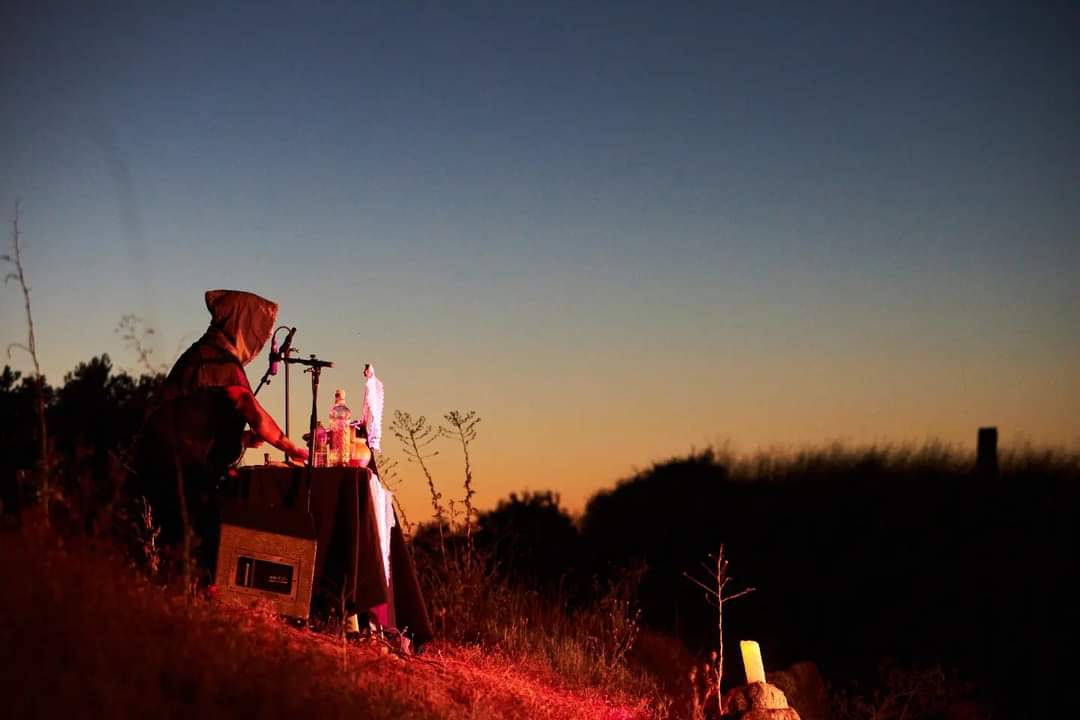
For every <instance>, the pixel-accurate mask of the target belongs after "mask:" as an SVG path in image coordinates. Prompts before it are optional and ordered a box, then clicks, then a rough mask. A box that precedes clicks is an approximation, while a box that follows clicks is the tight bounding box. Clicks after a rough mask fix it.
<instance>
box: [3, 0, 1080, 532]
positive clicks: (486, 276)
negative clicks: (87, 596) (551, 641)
mask: <svg viewBox="0 0 1080 720" xmlns="http://www.w3.org/2000/svg"><path fill="white" fill-rule="evenodd" d="M103 5H106V6H107V9H102V8H94V7H92V6H91V5H90V4H86V3H71V4H62V3H51V2H18V1H16V2H8V3H4V5H3V9H0V98H2V99H3V108H4V110H3V112H0V219H2V221H3V227H4V230H3V233H2V238H3V244H4V247H5V250H4V252H8V251H9V250H8V249H7V248H9V247H10V221H11V218H12V217H13V206H14V203H15V200H16V198H21V208H22V210H21V230H22V241H23V244H24V262H25V265H26V270H27V273H28V275H29V278H30V281H31V284H32V292H33V296H32V299H33V310H34V319H35V323H36V327H37V341H38V345H39V350H40V354H41V358H42V361H43V369H44V371H45V372H46V374H47V376H48V379H49V380H50V381H51V382H53V383H54V384H55V383H59V382H61V381H62V378H63V375H64V373H65V372H68V371H69V370H71V368H72V367H73V366H74V365H75V364H76V363H77V362H79V361H81V360H86V359H89V358H90V357H91V356H93V355H97V354H100V353H108V354H109V355H110V356H111V357H112V358H113V360H114V362H115V364H116V365H118V366H119V367H122V368H126V369H130V370H135V369H136V363H135V358H134V356H133V355H132V353H131V352H129V351H127V350H125V348H124V345H123V342H122V341H121V339H120V337H119V336H118V335H117V334H116V333H115V332H114V329H115V328H116V326H117V323H118V322H119V320H120V318H121V317H122V316H123V315H125V314H128V313H136V314H138V315H140V316H141V317H143V318H144V319H145V322H146V324H147V325H148V326H150V327H153V328H155V330H156V335H155V338H156V339H155V342H154V345H153V348H154V353H155V354H154V356H153V359H154V360H155V361H156V362H160V363H165V364H171V362H172V361H173V360H174V359H175V357H176V356H177V355H178V354H179V352H181V351H182V350H183V349H184V348H185V347H186V346H187V345H188V344H190V343H191V342H192V341H194V340H195V339H197V338H198V336H199V335H200V334H201V333H202V331H203V330H204V329H205V327H206V324H207V321H208V314H207V312H206V310H205V308H204V306H203V299H202V296H203V292H204V291H205V290H207V289H211V288H219V287H222V288H235V289H244V290H250V291H253V292H257V293H259V294H261V295H263V296H265V297H268V298H270V299H272V300H275V301H276V302H278V303H279V304H280V306H281V312H280V315H279V320H280V322H282V323H285V324H288V325H295V326H296V327H297V328H298V331H297V336H296V344H297V345H298V346H299V347H300V348H301V350H302V351H303V352H304V353H305V354H306V353H317V354H318V355H319V356H320V357H322V358H325V359H328V360H332V361H334V362H335V363H336V367H335V368H334V369H333V370H328V371H326V373H325V374H324V376H323V387H322V393H321V396H320V398H319V401H320V405H321V407H322V409H323V411H324V413H323V414H324V416H325V411H326V410H327V409H328V408H329V405H330V402H331V400H332V397H333V390H334V388H335V387H343V388H345V389H346V390H347V391H348V392H349V399H350V404H351V405H352V406H353V408H354V410H358V409H359V404H360V390H361V376H360V372H361V369H362V367H363V364H364V363H365V362H374V363H375V365H376V369H377V371H378V374H379V376H380V377H381V378H382V379H383V381H384V382H385V384H386V392H387V418H386V423H387V424H389V420H390V415H391V414H392V413H393V411H394V410H397V409H401V410H407V411H410V412H412V413H413V414H416V415H419V414H424V415H427V416H428V417H429V418H434V419H436V420H437V419H438V418H439V416H441V415H442V414H443V413H444V412H446V411H448V410H451V409H455V408H457V409H461V410H476V411H477V412H478V413H479V414H480V415H482V416H483V422H482V424H481V425H480V427H479V430H480V434H479V439H478V441H477V444H476V446H475V458H474V462H475V466H476V468H475V469H476V475H477V484H478V489H479V498H478V499H479V502H480V504H481V505H482V506H485V507H487V506H491V505H493V504H494V503H495V502H496V501H497V500H498V499H500V498H501V497H505V496H506V495H507V494H508V493H509V492H511V491H522V490H527V489H532V490H542V489H553V490H556V491H558V492H560V493H561V495H562V498H563V502H564V504H565V505H567V506H568V507H570V508H571V509H575V510H577V509H580V508H581V507H582V505H583V503H584V501H585V500H586V499H587V498H588V496H589V495H591V494H592V493H593V492H595V491H596V490H597V489H599V488H602V487H605V486H610V485H611V484H613V483H614V482H615V481H616V480H617V479H619V478H622V477H626V476H628V475H629V474H630V473H631V472H632V471H633V470H634V468H642V467H646V466H648V465H649V464H651V463H652V462H654V461H657V460H662V459H664V458H667V457H671V456H673V455H679V454H685V453H686V452H688V451H689V450H691V449H692V448H702V447H704V446H707V445H709V444H715V443H724V442H727V443H730V444H731V446H732V447H733V448H734V449H736V450H739V451H747V452H749V451H753V450H755V449H757V448H760V447H772V446H783V447H797V446H802V445H806V444H820V443H822V442H830V441H833V440H842V441H846V442H850V443H869V442H922V441H924V440H926V439H928V438H938V439H941V440H943V441H945V442H948V443H956V444H958V445H961V446H962V447H964V448H970V447H971V446H972V445H973V444H974V440H975V434H976V428H977V427H978V426H980V425H996V426H998V427H999V429H1000V433H1001V439H1002V443H1003V444H1004V445H1012V444H1016V443H1019V442H1026V441H1031V442H1033V443H1035V444H1039V445H1044V444H1049V445H1060V446H1068V447H1077V446H1080V312H1078V309H1080V60H1078V58H1080V53H1077V51H1076V39H1077V38H1078V37H1080V10H1078V9H1077V5H1076V4H1070V3H1053V2H1041V3H994V2H986V3H895V4H894V5H893V6H892V8H893V9H891V10H890V9H887V8H885V7H884V6H881V5H879V4H877V3H862V2H852V3H801V2H792V3H722V2H701V3H638V2H611V3H561V2H545V3H523V2H385V3H372V4H366V3H318V4H312V3H299V2H298V3H266V2H258V3H256V2H252V3H247V4H243V3H210V2H200V1H198V0H196V1H195V2H189V3H172V4H162V5H161V7H160V8H159V9H151V5H152V4H151V3H134V2H133V3H103ZM316 5H317V8H318V9H315V7H316ZM25 332H26V328H25V316H24V314H23V306H22V298H21V296H20V295H19V292H18V288H17V286H16V284H13V283H8V285H7V286H6V287H5V288H3V290H2V291H0V341H3V342H4V343H9V342H24V341H25ZM11 363H12V364H13V365H14V366H15V367H17V368H18V369H20V370H23V371H26V370H27V369H29V368H30V363H29V361H28V359H27V358H26V357H25V356H23V355H19V354H16V355H15V356H14V357H13V358H12V360H11ZM264 367H265V360H264V359H261V358H260V359H258V360H256V361H255V362H253V363H252V365H251V366H250V367H249V369H248V376H249V378H250V379H251V381H252V384H254V383H255V382H257V381H258V378H259V377H260V376H261V374H262V372H263V370H264ZM292 379H293V385H292V406H293V407H292V435H293V437H294V439H297V440H298V439H299V436H300V434H301V433H302V432H303V429H302V427H306V421H307V408H308V404H309V403H310V394H309V387H308V384H307V382H308V381H307V376H304V375H301V374H300V373H299V372H294V374H293V376H292ZM283 393H284V385H283V380H282V379H281V378H280V377H279V379H277V380H275V381H274V383H273V384H272V385H271V386H270V387H269V388H266V389H264V390H263V391H262V393H261V394H260V396H259V397H260V400H263V401H264V402H265V404H266V406H267V407H268V408H269V409H270V410H271V412H272V413H273V414H274V415H275V417H277V418H278V419H279V420H281V421H282V424H284V423H283V419H284V418H283V414H284V413H283V404H284V403H283ZM87 421H88V422H90V421H92V419H87ZM385 445H386V449H387V450H388V451H389V453H390V454H391V455H393V456H395V457H398V458H399V459H403V458H401V453H400V452H399V451H398V447H397V443H396V441H393V440H392V439H390V440H388V441H387V442H386V443H385ZM440 447H441V449H442V455H441V456H440V458H439V459H438V462H437V463H436V469H437V471H438V472H439V478H438V479H439V480H440V481H442V482H443V483H444V484H445V487H444V490H445V491H446V492H447V494H448V495H451V494H453V493H454V491H455V490H456V488H457V486H458V479H459V477H460V456H459V454H457V450H456V448H455V447H454V446H453V445H452V444H449V443H444V444H442V445H441V446H440ZM402 466H403V467H402V470H403V473H402V474H403V476H404V478H405V484H404V486H403V487H402V489H401V495H402V497H403V498H405V503H406V509H407V510H408V511H409V512H410V514H411V515H412V516H413V517H414V519H415V518H416V517H422V516H423V514H424V513H425V507H426V505H425V503H426V500H425V494H424V493H425V487H424V486H423V484H422V479H421V477H420V475H419V474H418V473H417V472H416V471H415V470H414V469H413V468H409V467H405V466H404V463H402Z"/></svg>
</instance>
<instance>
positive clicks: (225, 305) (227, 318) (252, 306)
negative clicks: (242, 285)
mask: <svg viewBox="0 0 1080 720" xmlns="http://www.w3.org/2000/svg"><path fill="white" fill-rule="evenodd" d="M206 309H207V310H209V311H210V317H211V320H210V329H209V330H207V334H211V333H213V334H216V335H218V337H219V339H223V340H225V344H226V347H227V348H228V350H229V351H230V352H232V354H233V355H235V356H236V358H237V359H238V360H239V361H240V362H241V363H242V364H244V365H247V364H248V363H249V362H251V359H252V358H254V357H255V356H256V355H258V354H259V353H260V352H261V351H262V349H263V346H264V345H266V341H267V340H269V339H270V335H271V334H273V332H274V323H275V322H276V321H277V312H278V306H277V303H275V302H271V301H270V300H267V299H266V298H262V297H259V296H258V295H256V294H255V293H249V292H244V291H243V290H207V291H206ZM215 331H216V332H215Z"/></svg>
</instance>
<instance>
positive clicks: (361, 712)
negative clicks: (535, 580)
mask: <svg viewBox="0 0 1080 720" xmlns="http://www.w3.org/2000/svg"><path fill="white" fill-rule="evenodd" d="M0 583H2V585H3V587H4V592H3V593H2V594H0V614H2V616H3V617H4V619H5V620H4V623H3V625H2V626H0V648H3V650H2V653H3V654H2V657H3V664H2V667H0V692H2V693H3V696H4V697H5V699H6V703H5V705H6V707H5V715H6V716H8V717H18V718H35V717H62V716H65V715H74V716H78V717H108V718H126V717H158V718H171V717H178V718H179V717H201V718H217V717H262V718H295V717H324V718H333V717H350V718H375V719H378V718H436V717H437V718H647V717H649V716H650V712H649V710H648V708H647V707H646V706H645V705H644V704H643V703H636V704H635V703H628V702H625V701H624V702H621V703H620V702H618V701H615V700H612V699H611V698H610V696H607V695H604V694H601V693H600V692H599V691H596V690H585V689H581V688H572V687H569V686H567V685H566V684H565V683H563V682H562V680H561V678H560V677H559V676H558V674H557V673H555V672H553V671H552V670H551V669H550V668H549V667H546V666H544V665H543V664H533V663H528V662H522V661H521V660H520V659H513V658H511V657H510V656H509V655H507V654H505V653H487V652H484V651H482V650H481V649H479V648H475V647H473V648H463V647H460V646H455V645H452V644H448V643H445V642H441V643H435V644H433V645H432V646H430V649H428V650H427V651H426V652H425V654H424V655H423V656H420V657H416V658H401V657H398V656H396V655H393V654H390V653H386V652H385V651H383V650H381V647H380V646H378V645H367V646H355V645H344V644H342V643H341V641H339V640H336V639H334V638H332V637H329V636H325V635H318V634H316V633H313V632H311V631H309V630H300V629H294V628H291V627H289V626H287V625H285V624H283V623H281V622H280V621H278V620H277V619H275V618H274V617H272V616H271V615H269V614H268V613H260V612H257V611H251V610H244V609H240V608H236V607H231V606H226V605H223V604H221V603H217V602H213V601H209V600H206V599H195V600H193V601H187V600H185V599H184V598H183V596H182V595H178V594H175V593H172V592H170V591H168V590H167V589H164V588H161V587H158V586H155V585H153V584H151V583H150V582H148V581H147V580H145V579H144V578H142V577H141V576H139V575H138V574H137V573H135V572H134V571H132V570H131V569H130V568H129V567H127V566H125V565H124V564H123V563H122V562H120V561H119V560H118V559H116V557H115V556H114V555H113V554H112V553H111V551H110V550H109V549H107V548H106V547H104V546H100V545H98V546H95V545H90V544H87V545H80V546H79V547H75V548H63V547H59V546H58V545H57V543H56V540H55V538H54V537H53V536H50V535H47V534H45V533H38V534H37V535H36V536H27V535H26V534H25V533H24V534H6V535H4V536H2V537H0Z"/></svg>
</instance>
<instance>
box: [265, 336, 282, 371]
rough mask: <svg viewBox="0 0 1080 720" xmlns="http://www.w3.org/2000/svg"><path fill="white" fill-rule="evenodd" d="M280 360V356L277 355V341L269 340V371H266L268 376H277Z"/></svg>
mask: <svg viewBox="0 0 1080 720" xmlns="http://www.w3.org/2000/svg"><path fill="white" fill-rule="evenodd" d="M280 359H281V355H279V354H278V349H277V340H275V339H273V338H270V369H269V370H268V371H267V372H268V373H269V374H270V375H277V371H278V361H279V360H280Z"/></svg>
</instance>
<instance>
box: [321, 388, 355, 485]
mask: <svg viewBox="0 0 1080 720" xmlns="http://www.w3.org/2000/svg"><path fill="white" fill-rule="evenodd" d="M350 420H352V411H351V410H349V406H348V405H346V404H345V391H344V390H338V391H337V392H335V393H334V406H333V407H332V408H330V431H329V436H328V439H329V448H328V452H327V464H328V465H331V466H338V465H348V464H349V445H350V438H349V421H350Z"/></svg>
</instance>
